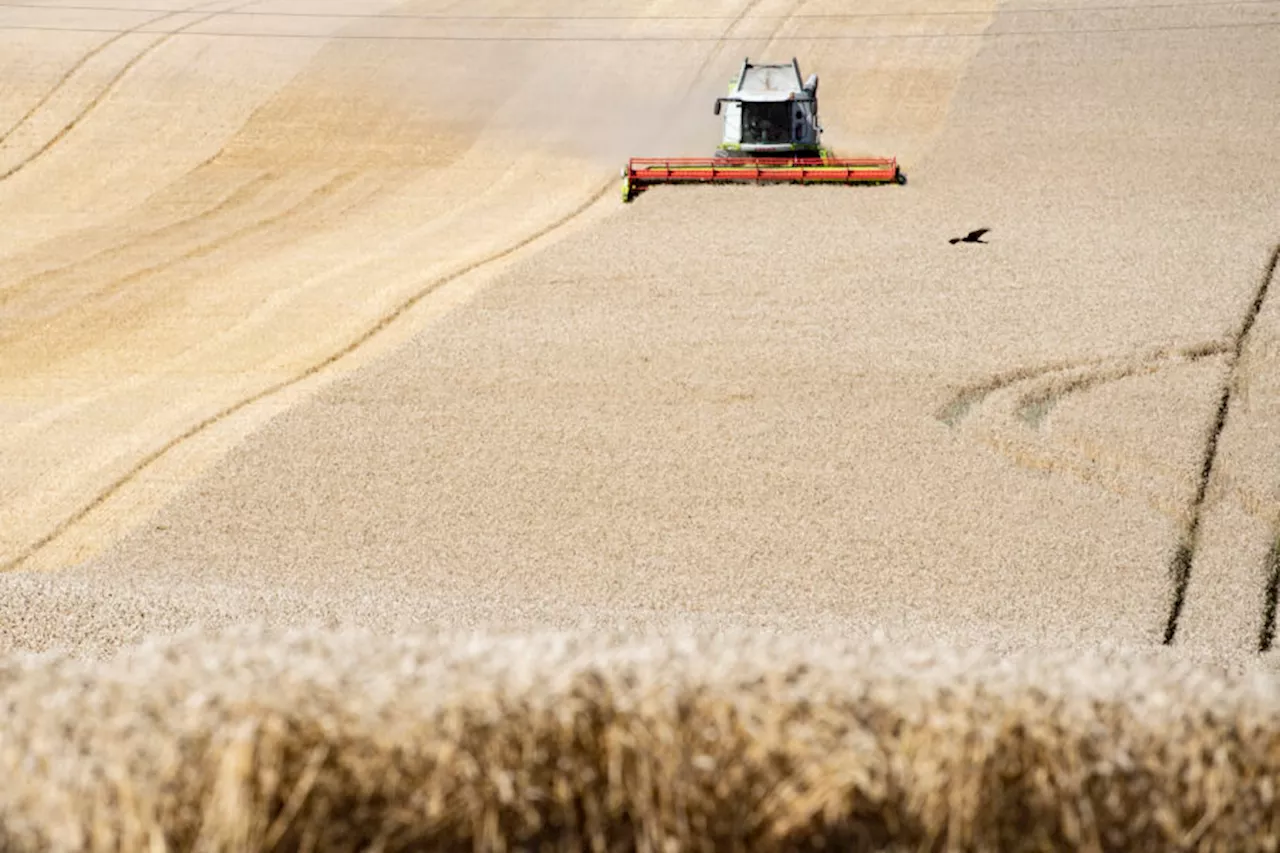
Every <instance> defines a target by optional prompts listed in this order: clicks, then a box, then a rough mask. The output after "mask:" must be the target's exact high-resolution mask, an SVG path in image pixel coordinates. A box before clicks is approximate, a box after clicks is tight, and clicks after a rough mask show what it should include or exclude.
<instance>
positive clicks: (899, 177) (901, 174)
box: [893, 169, 907, 186]
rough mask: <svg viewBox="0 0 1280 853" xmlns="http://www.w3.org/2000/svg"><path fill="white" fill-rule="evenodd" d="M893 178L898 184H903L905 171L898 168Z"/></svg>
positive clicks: (905, 175)
mask: <svg viewBox="0 0 1280 853" xmlns="http://www.w3.org/2000/svg"><path fill="white" fill-rule="evenodd" d="M893 179H894V181H896V182H897V183H898V185H899V186H905V185H906V183H907V173H906V172H904V171H902V170H901V169H899V170H898V174H896V175H894V177H893Z"/></svg>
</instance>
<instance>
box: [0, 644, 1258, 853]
mask: <svg viewBox="0 0 1280 853" xmlns="http://www.w3.org/2000/svg"><path fill="white" fill-rule="evenodd" d="M0 690H2V694H0V695H2V696H3V700H2V702H3V708H2V709H0V710H2V711H3V714H4V717H5V720H6V724H5V726H4V727H3V729H2V730H0V773H3V774H4V779H5V780H6V784H4V785H3V786H0V849H3V850H6V851H15V853H16V851H26V850H32V851H34V850H41V851H46V850H48V851H72V850H75V851H95V853H97V851H115V850H129V851H144V850H145V851H162V850H198V851H210V853H212V851H226V853H230V851H256V850H291V851H292V850H315V851H339V850H351V851H355V850H378V851H393V850H422V849H441V850H518V849H564V850H578V849H590V850H642V851H671V850H747V849H750V850H799V849H813V848H814V846H815V845H826V847H827V849H853V850H877V849H910V850H1044V849H1079V850H1103V849H1106V850H1166V849H1188V848H1196V849H1204V850H1223V851H1226V850H1232V851H1244V850H1274V849H1276V844H1277V839H1278V838H1280V809H1278V808H1277V804H1276V802H1275V796H1276V783H1277V781H1278V776H1280V736H1278V734H1277V732H1280V726H1277V725H1276V724H1275V720H1276V719H1277V711H1278V710H1280V691H1278V690H1277V689H1276V686H1275V685H1274V684H1273V683H1272V680H1270V679H1268V678H1267V677H1265V676H1264V675H1262V674H1241V673H1236V674H1229V673H1227V672H1225V671H1221V670H1215V669H1211V668H1207V667H1204V666H1197V665H1193V664H1190V663H1185V662H1178V661H1175V660H1173V659H1170V658H1156V657H1147V658H1146V659H1142V658H1140V657H1139V656H1135V655H1114V654H1113V655H1104V654H1101V653H1099V654H1095V655H1092V656H1088V655H1086V656H1081V655H1080V654H1078V653H1055V652H1049V651H1041V652H1036V653H1030V652H1028V653H1023V654H1020V655H1017V656H1014V657H998V656H996V655H993V654H986V653H979V652H968V653H961V652H958V651H955V650H947V649H942V648H931V647H921V648H917V649H902V648H896V647H890V646H888V645H886V644H878V643H869V644H852V643H844V642H838V641H833V640H817V639H814V638H804V637H798V636H793V637H778V636H769V635H764V634H756V635H721V636H717V637H694V636H684V637H670V636H668V637H665V638H657V637H648V638H642V637H635V638H629V639H628V638H622V637H614V638H611V637H606V636H599V635H591V636H587V635H550V634H548V635H538V636H524V637H481V638H476V637H471V638H459V637H452V638H449V637H429V636H420V637H402V638H398V639H394V640H391V639H386V638H379V637H376V636H374V635H372V634H365V633H325V632H295V633H289V634H272V633H268V632H264V631H261V630H256V629H255V630H242V631H238V632H236V633H232V634H225V635H221V636H208V637H200V636H195V635H192V636H187V637H184V638H179V639H177V640H173V641H167V642H156V643H152V644H149V645H145V646H142V647H139V648H137V649H135V650H133V651H131V652H128V653H126V654H125V655H122V656H121V657H118V658H116V659H114V660H111V661H108V662H91V661H82V660H76V659H72V658H66V657H24V658H12V659H10V660H8V661H7V662H4V663H0Z"/></svg>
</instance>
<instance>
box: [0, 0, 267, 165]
mask: <svg viewBox="0 0 1280 853" xmlns="http://www.w3.org/2000/svg"><path fill="white" fill-rule="evenodd" d="M256 2H258V0H249V2H247V3H241V4H240V5H238V6H234V7H232V11H234V10H239V9H243V8H245V7H246V6H251V5H253V4H254V3H256ZM196 5H197V6H202V5H206V4H203V3H200V4H196ZM194 9H195V7H192V10H193V11H194ZM171 14H182V13H171ZM220 14H222V13H221V12H220V11H215V12H210V13H209V14H207V15H203V16H201V17H199V18H196V19H195V20H194V21H190V22H188V23H186V24H183V25H182V26H181V27H178V28H177V29H176V30H172V31H170V32H166V33H164V34H163V35H161V37H160V38H158V39H156V40H155V41H153V42H151V43H150V44H148V45H147V46H146V47H144V48H143V49H142V50H140V51H139V52H138V53H137V54H135V55H134V56H133V57H132V58H131V59H130V60H129V61H128V62H126V63H125V64H124V65H123V66H121V68H120V70H119V71H117V72H116V73H115V74H114V75H113V76H112V77H111V79H110V80H108V81H107V84H106V85H105V86H103V87H102V88H101V89H100V90H99V91H98V93H97V94H96V95H94V96H93V98H91V99H90V100H89V103H87V104H85V106H84V108H83V109H81V110H80V111H79V112H78V113H76V115H75V117H74V118H72V119H71V121H69V122H67V123H66V124H65V125H63V126H62V128H61V129H60V130H59V131H58V132H57V133H55V134H54V135H53V136H52V137H50V138H49V139H48V140H47V141H46V142H45V143H44V144H43V145H41V146H40V147H39V148H37V149H36V150H35V151H33V152H32V153H30V154H28V155H27V156H26V157H24V158H23V159H22V160H19V161H18V163H17V164H15V165H14V166H11V167H10V168H9V169H8V170H7V171H5V172H0V181H7V180H8V179H9V178H12V177H13V176H14V175H16V174H18V173H19V172H21V171H22V170H23V169H25V168H27V167H28V166H30V165H31V164H32V163H34V162H35V161H36V160H38V159H39V158H40V157H43V156H44V155H45V154H47V153H48V152H49V151H51V150H52V149H53V148H54V146H56V145H57V144H58V143H59V142H61V141H62V140H63V139H65V138H66V136H67V134H69V133H70V132H71V131H73V130H75V128H76V127H77V126H79V124H80V123H81V122H82V121H84V120H85V119H86V118H88V117H89V114H90V113H92V112H93V111H94V110H95V109H97V107H98V105H99V104H101V103H102V102H103V101H104V100H106V98H107V96H108V95H110V94H111V93H112V92H113V91H115V89H116V87H117V86H119V84H120V81H121V80H123V79H124V78H125V76H126V75H127V74H128V73H129V72H130V71H132V70H133V69H134V68H136V67H137V66H138V65H139V63H141V62H142V61H143V60H144V59H146V58H147V57H148V56H149V55H151V54H152V53H153V52H155V50H156V49H157V48H158V47H160V46H161V45H163V44H165V43H166V42H168V41H169V40H170V39H172V38H173V37H174V36H176V35H178V34H180V33H183V32H185V31H186V30H189V29H191V28H192V27H195V26H198V25H200V24H203V23H204V22H205V21H209V20H212V19H213V18H216V17H218V15H220ZM162 17H167V16H162ZM143 26H146V24H140V25H138V27H135V28H133V29H131V30H126V31H125V32H123V33H121V34H120V35H119V36H117V38H123V37H124V36H126V35H130V34H134V33H138V32H139V31H140V30H139V27H143ZM111 41H113V40H112V39H109V40H108V41H107V42H104V43H103V44H102V45H101V46H100V47H99V50H101V49H103V48H105V47H106V46H107V44H109V43H110V42H111ZM86 61H87V60H86ZM71 73H74V71H73V72H69V73H68V75H67V77H68V78H69V77H70V74H71ZM66 79H67V78H64V79H63V80H62V81H60V82H59V85H62V84H63V83H65V82H66ZM49 97H52V93H50V95H49ZM47 102H48V98H46V99H45V101H43V102H42V103H47ZM31 114H34V113H31ZM31 114H29V115H31ZM24 120H25V119H24ZM17 126H18V125H15V126H14V128H15V129H16V127H17ZM12 132H13V129H10V131H9V133H12Z"/></svg>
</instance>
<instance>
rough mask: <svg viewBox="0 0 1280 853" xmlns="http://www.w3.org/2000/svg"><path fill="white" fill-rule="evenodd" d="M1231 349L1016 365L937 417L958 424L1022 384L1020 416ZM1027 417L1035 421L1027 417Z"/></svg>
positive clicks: (958, 395) (962, 393)
mask: <svg viewBox="0 0 1280 853" xmlns="http://www.w3.org/2000/svg"><path fill="white" fill-rule="evenodd" d="M1228 351H1229V344H1228V343H1227V342H1225V341H1204V342H1202V343H1197V344H1191V345H1189V346H1181V347H1159V348H1157V349H1154V350H1149V351H1147V352H1142V353H1136V354H1135V355H1133V356H1130V357H1127V358H1126V357H1120V358H1083V359H1064V360H1062V361H1055V362H1050V363H1048V364H1041V365H1037V366H1034V367H1017V368H1014V369H1013V370H1009V371H1006V372H1004V373H998V374H996V375H994V376H992V377H989V378H988V379H984V380H982V381H981V382H976V383H974V384H971V385H966V386H962V387H961V388H959V389H958V390H957V391H955V392H954V393H953V394H952V396H951V399H950V400H948V401H947V402H946V403H945V404H943V405H942V406H941V407H940V408H939V409H938V410H937V412H936V413H935V414H934V417H936V418H937V419H938V420H940V421H942V422H943V423H945V424H946V425H947V426H955V425H957V424H958V423H959V422H960V421H961V420H963V419H964V418H966V417H968V416H969V415H970V413H971V410H973V409H974V408H975V407H978V406H980V405H981V404H982V403H983V402H984V401H985V400H986V398H987V397H989V396H991V395H992V394H994V393H996V392H997V391H1002V390H1004V389H1006V388H1011V387H1014V386H1017V385H1027V386H1029V387H1028V390H1026V391H1024V392H1022V393H1021V394H1020V395H1019V397H1018V409H1019V411H1020V413H1026V412H1027V410H1029V409H1031V408H1033V407H1039V408H1043V407H1045V406H1048V405H1052V404H1054V403H1056V402H1057V401H1058V400H1061V399H1063V398H1064V397H1066V396H1068V395H1070V394H1073V393H1076V392H1079V391H1084V390H1087V389H1089V388H1095V387H1097V386H1099V385H1103V384H1106V383H1109V382H1118V381H1120V380H1121V379H1128V378H1130V377H1132V376H1137V375H1139V374H1143V373H1151V372H1155V371H1158V370H1164V369H1167V368H1169V367H1173V366H1176V365H1179V364H1191V363H1194V362H1197V361H1200V360H1201V359H1204V358H1209V357H1212V356H1215V355H1222V354H1225V353H1227V352H1228ZM1041 416H1043V413H1041ZM1024 419H1025V420H1029V421H1030V420H1032V418H1029V417H1026V415H1025V414H1024Z"/></svg>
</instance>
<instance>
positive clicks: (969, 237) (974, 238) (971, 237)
mask: <svg viewBox="0 0 1280 853" xmlns="http://www.w3.org/2000/svg"><path fill="white" fill-rule="evenodd" d="M990 230H991V229H990V228H979V229H978V230H977V231H970V232H969V233H968V234H966V235H964V236H963V237H952V238H951V239H950V240H948V241H947V242H948V243H950V244H951V245H953V246H954V245H955V244H956V243H982V244H983V245H986V243H987V241H986V240H983V239H982V235H983V234H986V233H987V232H988V231H990Z"/></svg>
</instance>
